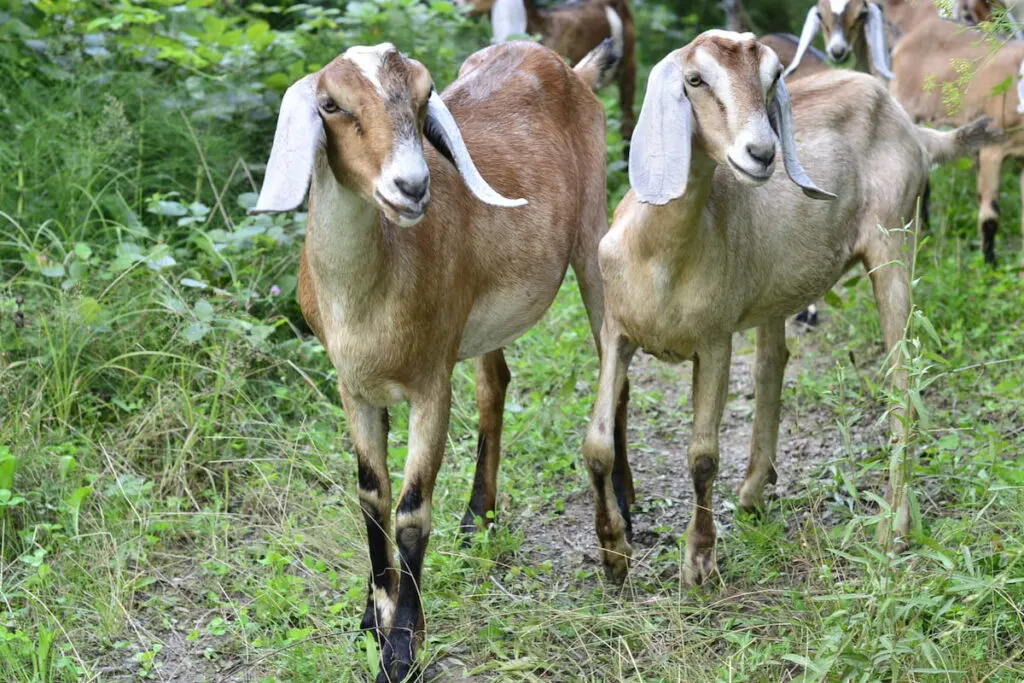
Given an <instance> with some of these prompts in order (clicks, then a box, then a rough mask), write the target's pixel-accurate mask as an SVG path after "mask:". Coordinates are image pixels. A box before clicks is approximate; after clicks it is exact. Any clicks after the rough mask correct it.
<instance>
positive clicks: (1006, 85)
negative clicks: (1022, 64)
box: [990, 72, 1013, 95]
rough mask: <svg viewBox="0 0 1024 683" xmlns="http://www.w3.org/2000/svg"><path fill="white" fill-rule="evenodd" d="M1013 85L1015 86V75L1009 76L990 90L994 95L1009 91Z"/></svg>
mask: <svg viewBox="0 0 1024 683" xmlns="http://www.w3.org/2000/svg"><path fill="white" fill-rule="evenodd" d="M1004 73H1005V72H1004ZM1011 87H1013V76H1007V77H1006V78H1004V79H1003V80H1001V81H999V82H998V83H996V84H995V85H994V86H992V90H991V91H990V92H991V93H992V94H993V95H1002V94H1003V93H1006V92H1009V91H1010V88H1011Z"/></svg>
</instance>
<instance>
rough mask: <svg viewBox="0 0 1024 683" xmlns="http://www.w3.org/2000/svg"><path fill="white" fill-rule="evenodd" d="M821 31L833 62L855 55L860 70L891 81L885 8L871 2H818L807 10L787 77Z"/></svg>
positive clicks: (856, 67)
mask: <svg viewBox="0 0 1024 683" xmlns="http://www.w3.org/2000/svg"><path fill="white" fill-rule="evenodd" d="M819 32H821V33H823V34H824V38H825V52H826V53H827V54H828V56H829V58H831V59H832V61H834V62H842V61H844V60H846V58H847V57H849V56H850V54H851V53H852V54H853V55H854V58H855V59H856V66H855V69H856V70H857V71H861V72H863V73H874V74H877V75H878V76H881V77H882V78H885V79H890V78H892V71H891V70H890V69H889V48H888V47H887V45H886V36H885V23H884V20H883V18H882V9H881V7H879V5H878V3H876V2H869V0H818V2H817V4H816V5H814V7H811V9H810V10H808V11H807V19H806V20H804V27H803V30H802V31H801V32H800V45H799V47H798V48H797V51H796V56H795V57H794V58H793V61H792V62H790V64H789V66H788V67H787V68H786V72H785V74H786V77H787V78H788V77H789V75H790V74H791V73H793V72H794V71H795V70H796V69H797V67H799V66H800V63H801V60H802V59H803V57H804V54H805V53H806V52H807V49H808V48H809V47H810V46H811V43H812V42H814V38H815V37H816V36H817V35H818V33H819Z"/></svg>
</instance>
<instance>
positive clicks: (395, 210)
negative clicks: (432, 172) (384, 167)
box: [373, 191, 429, 228]
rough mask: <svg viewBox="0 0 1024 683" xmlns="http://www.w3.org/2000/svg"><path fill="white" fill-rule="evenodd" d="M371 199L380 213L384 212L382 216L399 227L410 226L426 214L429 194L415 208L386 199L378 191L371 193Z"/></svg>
mask: <svg viewBox="0 0 1024 683" xmlns="http://www.w3.org/2000/svg"><path fill="white" fill-rule="evenodd" d="M373 200H374V202H375V203H376V204H377V207H378V208H379V209H380V211H381V213H383V214H384V217H385V218H387V219H388V220H389V221H391V222H392V223H394V224H395V225H397V226H398V227H400V228H411V227H413V226H414V225H416V224H417V223H419V222H420V221H422V220H423V217H424V216H426V215H427V204H428V202H429V195H428V199H426V200H424V201H423V202H422V203H421V205H420V207H419V208H416V209H410V208H407V207H404V206H401V205H400V204H398V203H397V202H391V201H388V200H387V199H386V198H385V197H384V195H382V194H381V193H380V192H379V191H377V192H374V193H373Z"/></svg>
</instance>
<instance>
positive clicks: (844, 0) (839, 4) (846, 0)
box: [829, 0, 850, 14]
mask: <svg viewBox="0 0 1024 683" xmlns="http://www.w3.org/2000/svg"><path fill="white" fill-rule="evenodd" d="M829 4H830V5H831V6H832V13H833V14H842V13H843V10H845V9H846V6H847V5H849V4H850V0H830V1H829Z"/></svg>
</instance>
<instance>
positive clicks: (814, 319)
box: [796, 306, 818, 327]
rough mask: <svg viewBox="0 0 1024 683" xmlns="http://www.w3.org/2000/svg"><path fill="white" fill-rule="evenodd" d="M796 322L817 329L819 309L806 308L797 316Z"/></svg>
mask: <svg viewBox="0 0 1024 683" xmlns="http://www.w3.org/2000/svg"><path fill="white" fill-rule="evenodd" d="M796 321H797V322H798V323H803V324H804V325H807V326H808V327H816V326H817V325H818V311H817V309H815V308H814V307H813V306H812V307H810V308H805V309H804V310H802V311H800V312H799V313H798V314H797V316H796Z"/></svg>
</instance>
